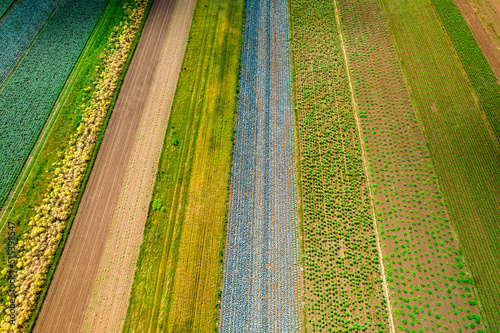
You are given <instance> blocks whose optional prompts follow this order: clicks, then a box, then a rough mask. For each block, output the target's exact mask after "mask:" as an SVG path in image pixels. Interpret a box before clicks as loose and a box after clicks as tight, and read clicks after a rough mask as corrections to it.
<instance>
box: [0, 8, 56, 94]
mask: <svg viewBox="0 0 500 333" xmlns="http://www.w3.org/2000/svg"><path fill="white" fill-rule="evenodd" d="M61 1H62V0H40V1H36V2H33V1H32V0H18V1H16V3H15V4H14V5H13V6H12V8H11V9H10V10H9V12H8V13H7V14H6V15H5V16H4V17H3V18H2V19H1V20H0V36H2V38H1V39H0V59H1V61H0V90H1V88H2V87H3V83H4V82H5V81H6V79H7V76H8V75H9V74H10V73H11V71H12V69H14V67H15V66H16V64H17V63H18V61H19V60H20V59H21V57H22V55H23V54H24V53H25V52H26V50H27V49H28V47H29V45H30V44H31V43H32V42H33V40H34V39H35V36H36V35H37V34H38V32H39V31H40V29H41V28H42V27H43V25H44V24H45V22H46V21H47V19H48V18H49V16H50V14H51V13H52V12H53V11H54V9H55V8H56V7H57V6H58V4H59V3H60V2H61Z"/></svg>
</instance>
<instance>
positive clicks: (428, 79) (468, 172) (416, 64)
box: [382, 0, 500, 332]
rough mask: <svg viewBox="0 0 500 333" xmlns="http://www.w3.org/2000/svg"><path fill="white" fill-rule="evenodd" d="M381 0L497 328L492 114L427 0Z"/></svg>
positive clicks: (497, 182) (497, 183) (497, 159)
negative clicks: (397, 0) (485, 106)
mask: <svg viewBox="0 0 500 333" xmlns="http://www.w3.org/2000/svg"><path fill="white" fill-rule="evenodd" d="M382 4H383V9H384V13H385V16H386V18H387V22H388V24H389V29H390V34H391V37H392V38H393V40H394V43H395V46H396V52H397V55H398V56H399V59H400V63H401V64H402V69H403V73H404V76H405V79H406V82H407V83H408V87H409V89H410V94H411V99H412V102H413V106H414V109H415V113H416V117H417V119H418V122H419V125H420V126H421V129H422V132H423V135H424V137H425V142H426V145H427V148H428V150H429V154H430V158H431V161H432V164H433V169H435V171H436V176H438V177H439V186H440V191H441V193H442V196H443V197H444V201H443V200H441V201H443V203H444V204H445V206H446V207H447V208H448V214H449V216H450V220H451V224H452V226H453V227H454V231H455V232H456V236H457V237H454V238H455V239H458V241H459V244H460V248H461V250H462V255H463V259H464V260H465V262H466V263H467V268H468V269H469V270H470V272H471V281H472V286H474V287H475V288H476V290H475V291H476V292H477V297H478V301H479V302H480V306H481V309H482V310H483V311H484V313H483V315H484V322H486V324H487V325H488V328H489V329H491V330H492V331H493V332H494V331H498V330H500V326H499V325H500V318H499V314H500V304H499V302H498V299H500V288H499V283H498V281H499V276H500V272H499V268H500V262H499V256H498V250H499V247H498V244H499V240H500V239H499V235H500V225H499V224H498V216H500V205H498V203H499V202H500V197H499V193H500V192H499V191H498V189H499V188H500V175H499V173H498V170H500V149H499V143H498V140H497V137H496V135H495V132H494V131H493V126H492V124H491V123H490V121H489V119H491V118H490V117H488V116H487V115H486V113H485V111H483V110H482V109H481V102H480V99H479V96H477V95H476V94H475V90H474V89H473V85H472V83H471V81H470V80H469V78H468V76H467V71H465V70H464V69H463V66H464V64H463V63H462V62H460V61H459V60H458V59H459V58H458V57H457V53H456V52H457V51H456V50H455V49H454V47H453V44H452V43H451V42H450V39H449V37H448V36H447V35H446V34H445V31H444V30H443V26H442V25H441V21H440V16H439V15H438V13H436V12H435V11H434V8H435V7H433V5H432V3H431V2H430V1H413V0H405V1H403V2H400V3H394V2H390V1H385V0H384V1H382ZM410 22H418V26H415V24H416V23H410ZM391 103H392V102H391ZM419 177H421V176H419ZM421 178H422V177H421ZM434 194H435V193H434ZM442 218H443V216H442ZM429 232H430V231H429Z"/></svg>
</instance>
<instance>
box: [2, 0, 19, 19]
mask: <svg viewBox="0 0 500 333" xmlns="http://www.w3.org/2000/svg"><path fill="white" fill-rule="evenodd" d="M15 1H16V0H0V20H2V19H3V17H4V15H5V14H6V12H7V11H8V10H9V8H10V7H11V6H12V4H13V3H14V2H15Z"/></svg>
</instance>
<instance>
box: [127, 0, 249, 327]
mask: <svg viewBox="0 0 500 333" xmlns="http://www.w3.org/2000/svg"><path fill="white" fill-rule="evenodd" d="M243 15H244V1H227V2H226V1H218V0H199V1H198V3H197V6H196V9H195V12H194V17H193V23H192V26H191V30H190V34H189V39H188V44H187V49H186V54H185V57H184V62H183V64H182V71H181V74H180V76H179V82H178V85H177V90H176V94H175V98H174V102H173V106H172V111H171V114H170V119H169V125H168V129H167V134H166V137H165V141H164V146H163V151H162V155H161V157H160V163H159V166H158V173H157V178H156V183H155V189H154V191H153V202H152V205H151V207H150V210H149V213H148V219H147V223H146V228H145V231H144V241H143V244H142V246H141V251H140V256H139V261H138V266H137V270H136V273H135V278H134V284H133V287H132V296H131V299H130V305H129V310H128V314H127V319H126V322H125V326H124V331H125V332H164V331H167V332H213V331H214V328H216V327H217V322H218V309H217V303H218V290H219V288H220V281H221V278H222V276H221V269H222V265H221V263H222V253H223V249H224V239H225V232H224V229H225V212H226V210H227V200H228V194H229V191H228V181H229V174H230V163H231V156H232V155H231V154H232V146H233V144H232V136H233V130H234V114H235V110H236V99H235V98H234V96H235V94H236V92H237V85H238V69H239V55H240V52H241V40H242V30H243V29H242V28H243Z"/></svg>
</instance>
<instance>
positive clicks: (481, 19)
mask: <svg viewBox="0 0 500 333" xmlns="http://www.w3.org/2000/svg"><path fill="white" fill-rule="evenodd" d="M455 3H456V5H457V7H458V9H459V10H460V13H462V16H463V18H464V19H465V22H467V25H468V26H469V29H470V30H471V32H472V34H473V35H474V38H475V39H476V41H477V43H478V44H479V47H480V48H481V51H483V54H484V56H485V57H486V60H487V61H488V63H489V64H490V67H491V69H492V70H493V73H495V76H496V77H497V81H498V82H500V37H499V35H500V2H498V1H497V0H486V1H477V0H455Z"/></svg>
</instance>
